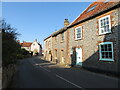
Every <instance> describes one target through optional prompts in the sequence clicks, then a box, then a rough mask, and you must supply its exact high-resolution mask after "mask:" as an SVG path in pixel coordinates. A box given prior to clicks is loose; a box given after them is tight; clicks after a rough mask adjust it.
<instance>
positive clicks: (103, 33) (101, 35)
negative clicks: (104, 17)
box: [99, 32, 112, 36]
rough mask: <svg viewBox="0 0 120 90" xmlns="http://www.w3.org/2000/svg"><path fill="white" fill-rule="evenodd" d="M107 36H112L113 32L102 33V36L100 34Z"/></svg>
mask: <svg viewBox="0 0 120 90" xmlns="http://www.w3.org/2000/svg"><path fill="white" fill-rule="evenodd" d="M106 34H112V32H107V33H101V34H99V36H102V35H106Z"/></svg>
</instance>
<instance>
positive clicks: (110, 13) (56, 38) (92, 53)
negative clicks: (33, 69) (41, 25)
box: [50, 0, 120, 73]
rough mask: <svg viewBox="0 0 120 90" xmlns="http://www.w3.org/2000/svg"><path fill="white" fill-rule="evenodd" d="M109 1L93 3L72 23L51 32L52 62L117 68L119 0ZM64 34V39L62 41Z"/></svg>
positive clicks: (103, 68) (119, 52) (106, 69)
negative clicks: (116, 0) (115, 0)
mask: <svg viewBox="0 0 120 90" xmlns="http://www.w3.org/2000/svg"><path fill="white" fill-rule="evenodd" d="M107 1H108V0H107ZM107 1H106V0H102V2H93V3H92V4H91V5H90V6H89V7H88V8H86V9H85V10H84V11H83V13H81V14H80V16H78V17H77V18H76V19H75V20H74V21H73V22H72V23H70V24H69V25H67V26H65V27H63V28H62V29H61V30H58V31H57V32H55V33H53V34H51V35H50V37H51V40H52V48H51V53H52V56H53V57H52V59H53V61H54V60H55V59H58V61H59V62H60V63H64V64H66V65H79V66H82V67H84V68H89V69H97V70H102V71H108V72H114V73H116V72H117V71H118V63H119V60H120V37H119V35H120V30H119V28H120V25H119V22H120V20H119V15H120V2H110V1H112V0H109V1H108V2H107ZM113 1H114V0H113ZM118 1H119V0H118ZM63 34H64V39H63V40H64V41H61V38H62V37H63ZM56 53H57V54H56Z"/></svg>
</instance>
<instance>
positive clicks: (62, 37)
mask: <svg viewBox="0 0 120 90" xmlns="http://www.w3.org/2000/svg"><path fill="white" fill-rule="evenodd" d="M63 40H64V33H62V41H63Z"/></svg>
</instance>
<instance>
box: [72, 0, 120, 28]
mask: <svg viewBox="0 0 120 90" xmlns="http://www.w3.org/2000/svg"><path fill="white" fill-rule="evenodd" d="M104 1H106V0H97V1H96V2H93V3H92V4H90V5H89V7H88V8H87V9H86V10H85V11H84V12H83V13H82V14H81V15H80V16H79V17H78V18H77V19H76V20H75V21H73V22H72V23H71V24H70V26H71V25H74V24H76V23H78V22H80V21H82V20H85V19H87V18H88V17H91V16H94V15H95V14H97V13H100V12H102V11H104V10H107V9H108V8H110V7H113V6H115V5H116V4H118V1H120V0H109V2H106V3H104ZM95 5H96V7H95V8H94V9H93V10H91V11H89V12H88V10H89V9H90V8H92V7H93V6H95Z"/></svg>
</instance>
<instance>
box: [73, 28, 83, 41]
mask: <svg viewBox="0 0 120 90" xmlns="http://www.w3.org/2000/svg"><path fill="white" fill-rule="evenodd" d="M79 39H82V27H81V26H79V27H77V28H75V40H79Z"/></svg>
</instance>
